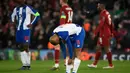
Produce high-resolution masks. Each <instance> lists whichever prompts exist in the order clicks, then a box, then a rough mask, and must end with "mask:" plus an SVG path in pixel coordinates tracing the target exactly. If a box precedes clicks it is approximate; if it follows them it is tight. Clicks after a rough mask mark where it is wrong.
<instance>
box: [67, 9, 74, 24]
mask: <svg viewBox="0 0 130 73" xmlns="http://www.w3.org/2000/svg"><path fill="white" fill-rule="evenodd" d="M72 18H73V12H72V11H69V12H68V21H67V22H72Z"/></svg>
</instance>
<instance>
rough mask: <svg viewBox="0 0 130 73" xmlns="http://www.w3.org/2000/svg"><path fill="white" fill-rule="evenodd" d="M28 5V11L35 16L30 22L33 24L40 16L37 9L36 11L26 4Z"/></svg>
mask: <svg viewBox="0 0 130 73" xmlns="http://www.w3.org/2000/svg"><path fill="white" fill-rule="evenodd" d="M28 7H29V8H28V10H29V12H30V13H31V14H33V15H34V16H35V18H34V19H33V21H32V22H31V24H35V23H36V22H37V20H38V19H39V18H40V14H39V12H38V11H36V10H35V9H33V8H32V7H31V6H28Z"/></svg>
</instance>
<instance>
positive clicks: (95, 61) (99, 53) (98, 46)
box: [88, 38, 102, 68]
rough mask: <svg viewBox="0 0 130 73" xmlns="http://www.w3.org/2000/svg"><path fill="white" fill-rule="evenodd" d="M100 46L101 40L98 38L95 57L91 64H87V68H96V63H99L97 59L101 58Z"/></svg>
mask: <svg viewBox="0 0 130 73" xmlns="http://www.w3.org/2000/svg"><path fill="white" fill-rule="evenodd" d="M101 45H102V39H101V38H99V39H98V43H97V46H96V56H95V59H94V62H93V63H92V64H88V67H90V68H97V63H98V61H99V58H100V56H101V51H102V50H101V48H102V47H101Z"/></svg>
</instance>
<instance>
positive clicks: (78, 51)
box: [72, 48, 82, 73]
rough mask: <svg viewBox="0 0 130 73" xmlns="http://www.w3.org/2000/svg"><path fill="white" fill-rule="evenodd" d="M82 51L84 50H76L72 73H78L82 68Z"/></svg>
mask: <svg viewBox="0 0 130 73" xmlns="http://www.w3.org/2000/svg"><path fill="white" fill-rule="evenodd" d="M81 49H82V48H75V55H76V57H75V59H74V64H73V65H74V66H73V71H72V73H77V71H78V68H79V66H80V63H81V60H80V54H81Z"/></svg>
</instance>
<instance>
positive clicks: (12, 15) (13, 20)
mask: <svg viewBox="0 0 130 73" xmlns="http://www.w3.org/2000/svg"><path fill="white" fill-rule="evenodd" d="M15 16H16V8H15V9H14V10H13V12H12V14H11V23H14V22H15Z"/></svg>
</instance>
